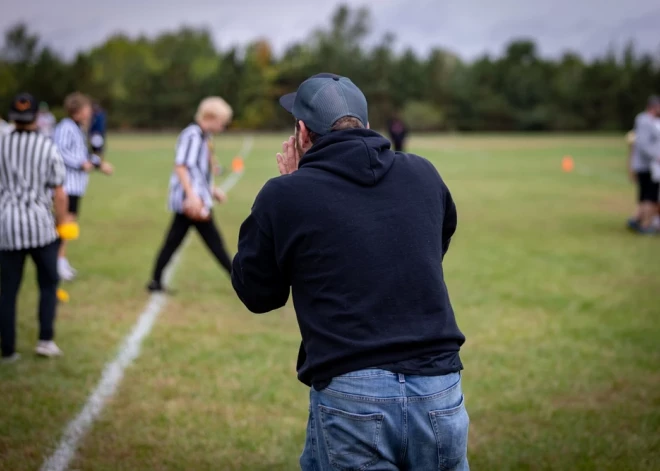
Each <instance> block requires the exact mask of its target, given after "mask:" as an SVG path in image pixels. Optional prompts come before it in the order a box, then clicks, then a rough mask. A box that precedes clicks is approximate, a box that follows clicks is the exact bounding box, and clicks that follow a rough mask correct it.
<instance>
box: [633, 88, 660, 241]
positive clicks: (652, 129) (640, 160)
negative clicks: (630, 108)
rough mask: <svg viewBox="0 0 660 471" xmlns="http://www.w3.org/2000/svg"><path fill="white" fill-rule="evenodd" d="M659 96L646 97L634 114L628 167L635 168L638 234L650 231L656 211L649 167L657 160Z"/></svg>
mask: <svg viewBox="0 0 660 471" xmlns="http://www.w3.org/2000/svg"><path fill="white" fill-rule="evenodd" d="M658 117H660V97H658V96H652V97H650V98H649V100H648V103H647V107H646V110H645V111H643V112H641V113H639V114H638V115H637V117H636V118H635V144H634V146H633V152H632V160H631V168H632V170H633V171H634V172H635V178H636V183H637V187H638V201H639V204H640V208H639V223H638V225H637V226H636V227H635V230H636V231H637V232H638V233H641V234H653V233H656V232H657V231H656V230H655V229H654V228H653V226H652V224H653V220H654V218H655V216H656V215H657V214H658V200H659V198H660V183H659V182H657V181H654V178H653V175H652V173H651V172H652V169H653V166H654V163H655V162H658V161H660V127H659V126H658V125H657V120H658Z"/></svg>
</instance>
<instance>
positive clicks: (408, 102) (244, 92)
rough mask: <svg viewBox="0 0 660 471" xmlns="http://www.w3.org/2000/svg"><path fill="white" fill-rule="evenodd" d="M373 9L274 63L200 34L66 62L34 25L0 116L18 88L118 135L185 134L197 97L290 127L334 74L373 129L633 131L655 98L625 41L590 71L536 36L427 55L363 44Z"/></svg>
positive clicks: (9, 48) (262, 124)
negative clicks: (215, 98)
mask: <svg viewBox="0 0 660 471" xmlns="http://www.w3.org/2000/svg"><path fill="white" fill-rule="evenodd" d="M370 33H371V19H370V14H369V11H368V10H367V9H365V8H358V9H352V8H350V7H347V6H342V7H339V8H338V9H337V10H336V11H335V13H334V14H333V16H332V18H331V20H330V23H329V25H328V26H327V27H325V28H321V29H319V30H316V31H314V32H313V33H312V34H311V35H310V36H309V37H307V38H305V40H304V41H302V42H299V43H297V44H292V45H291V46H289V47H288V48H287V49H286V50H285V51H284V52H283V54H281V55H280V56H276V55H275V54H274V53H273V51H272V49H271V47H270V45H269V43H268V42H267V41H265V40H255V41H253V42H251V43H250V44H247V45H246V46H244V47H240V48H239V47H232V48H228V49H224V50H221V49H219V48H217V47H216V46H215V44H214V42H213V40H212V36H211V33H210V31H208V30H205V29H194V28H187V27H184V28H181V29H179V30H178V31H174V32H166V33H163V34H161V35H159V36H157V37H154V38H147V37H135V38H132V37H129V36H126V35H122V34H119V35H114V36H112V37H110V38H109V39H108V40H107V41H106V42H105V43H103V44H101V45H99V46H97V47H94V48H92V49H90V50H88V51H82V52H79V53H78V54H77V55H76V56H75V58H73V59H72V60H69V61H67V60H64V59H63V58H62V57H61V56H60V55H59V54H58V53H57V52H56V51H54V50H53V49H52V48H50V47H49V46H48V45H45V44H43V43H42V41H41V40H40V38H39V36H38V34H36V33H34V32H32V31H30V29H29V27H28V26H27V25H25V24H17V25H15V26H13V27H11V28H10V29H9V30H7V31H6V32H5V35H4V43H3V46H2V49H1V50H0V105H1V106H2V108H0V114H4V110H5V109H6V108H7V106H8V103H9V100H10V99H11V97H12V96H13V94H15V93H16V92H18V91H30V92H32V93H33V94H35V95H36V96H37V97H39V99H41V100H43V101H46V102H48V103H49V104H50V105H51V108H52V109H53V111H54V112H55V114H56V115H57V116H58V117H61V116H62V113H63V112H62V108H61V103H62V101H63V98H64V96H66V94H68V93H69V92H72V91H75V90H79V91H82V92H84V93H87V94H89V95H90V96H92V97H93V98H94V99H96V100H98V101H99V102H100V104H101V105H102V106H103V107H104V108H105V109H106V110H107V111H108V118H109V125H110V126H111V127H113V128H123V129H170V128H177V127H181V126H182V125H185V124H186V123H187V122H189V121H190V120H191V115H192V113H193V111H194V109H195V107H196V105H197V103H198V102H199V100H200V99H201V98H203V97H205V96H208V95H220V96H222V97H223V98H225V99H226V100H227V101H228V102H229V103H230V104H231V105H232V107H233V108H234V113H235V117H234V122H233V124H232V127H233V128H236V129H264V130H269V129H282V128H284V127H289V126H290V125H291V124H292V120H291V117H290V116H289V115H287V114H286V113H285V112H283V110H281V109H280V108H279V106H278V104H277V98H278V97H279V96H280V95H282V94H284V93H288V92H290V91H293V90H295V88H296V87H297V85H298V84H299V83H300V82H301V81H302V80H304V79H305V78H306V77H308V76H310V75H313V74H315V73H318V72H334V73H337V74H341V75H346V76H348V77H350V78H351V79H352V80H353V81H354V82H355V83H356V84H357V85H358V86H359V87H360V88H361V89H362V90H363V91H364V93H365V95H366V97H367V100H368V101H369V106H370V120H371V124H372V126H373V127H382V126H384V123H385V121H386V120H387V119H388V118H389V117H391V116H392V115H393V114H399V115H400V116H401V117H403V118H404V120H406V121H407V123H408V125H409V126H410V127H411V128H412V129H414V130H452V131H453V130H458V131H585V130H589V131H598V130H605V131H607V130H624V129H629V128H630V127H631V126H632V123H633V120H634V117H635V114H636V113H638V112H639V111H640V110H641V109H642V108H643V107H644V104H645V101H646V98H647V97H648V96H649V95H650V94H652V93H660V60H659V59H660V57H658V56H655V57H654V56H652V55H650V54H640V53H638V52H636V50H635V48H634V45H633V44H632V43H630V44H629V45H628V46H627V47H626V48H625V50H624V51H623V52H622V53H618V54H617V53H615V52H614V51H611V52H609V53H607V54H605V55H604V56H602V57H599V58H595V59H593V60H590V61H587V60H585V59H583V58H582V57H581V56H580V55H578V54H576V53H572V52H566V53H564V54H563V56H561V57H559V58H557V59H548V58H543V57H541V56H540V55H539V53H538V50H537V47H536V45H535V43H534V42H533V41H531V40H527V39H523V40H514V41H512V42H511V43H509V44H508V46H507V47H506V49H505V51H504V53H503V54H502V55H501V56H498V57H491V56H489V55H483V56H482V57H479V58H477V59H476V60H473V61H464V60H461V58H460V57H458V56H457V55H456V54H453V53H452V52H451V51H448V50H446V49H443V48H440V47H437V48H434V49H432V50H431V52H430V53H429V54H427V55H426V56H424V57H422V56H420V55H419V54H417V53H415V52H414V51H413V50H412V49H410V48H409V49H405V50H403V51H402V52H396V48H395V45H396V38H395V36H394V35H393V34H391V33H386V34H384V35H383V36H382V37H381V38H380V40H379V41H378V42H377V43H376V44H375V45H372V46H367V45H366V44H367V38H368V37H369V35H370Z"/></svg>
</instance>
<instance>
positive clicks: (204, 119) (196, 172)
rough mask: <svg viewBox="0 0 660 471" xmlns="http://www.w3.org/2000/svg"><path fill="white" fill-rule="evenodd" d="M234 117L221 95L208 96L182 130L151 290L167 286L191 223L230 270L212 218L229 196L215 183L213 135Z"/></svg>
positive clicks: (212, 251)
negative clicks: (167, 270)
mask: <svg viewBox="0 0 660 471" xmlns="http://www.w3.org/2000/svg"><path fill="white" fill-rule="evenodd" d="M231 118H232V109H231V107H230V106H229V105H228V104H227V103H226V102H225V101H224V100H223V99H222V98H220V97H208V98H205V99H204V100H202V102H201V103H200V104H199V107H198V108H197V113H196V114H195V121H194V122H193V123H192V124H190V125H188V126H187V127H186V128H185V129H184V130H183V131H181V134H179V137H178V139H177V144H176V152H175V158H174V171H173V172H172V176H171V177H170V188H169V201H168V207H169V210H170V211H172V212H173V213H174V217H173V218H172V223H171V225H170V228H169V230H168V232H167V235H166V236H165V240H164V241H163V246H162V247H161V249H160V252H159V254H158V257H157V258H156V263H155V266H154V269H153V274H152V278H151V281H150V282H149V284H148V286H147V289H148V290H149V291H152V292H153V291H163V290H164V286H163V280H162V277H163V271H164V270H165V267H166V266H167V264H168V263H169V261H170V259H171V258H172V255H174V252H176V250H177V249H178V248H179V246H180V245H181V242H183V239H184V238H185V236H186V234H187V233H188V229H190V227H191V226H192V227H194V228H195V229H197V232H198V233H199V235H200V236H201V237H202V240H203V241H204V243H205V244H206V246H207V247H208V248H209V250H210V251H211V253H213V255H214V256H215V258H216V260H217V261H218V262H219V263H220V265H221V266H222V267H223V268H224V269H225V270H227V272H228V273H231V259H230V257H229V254H228V253H227V250H226V249H225V245H224V242H223V240H222V236H221V235H220V232H219V231H218V228H217V226H216V225H215V222H214V221H213V213H212V206H213V200H216V201H218V202H219V203H222V202H224V201H225V200H226V196H225V194H224V193H223V192H222V190H220V189H219V188H215V187H214V186H213V155H212V152H211V149H210V143H211V141H210V139H211V136H212V135H213V134H218V133H220V132H222V131H223V130H224V129H225V127H226V126H227V125H228V124H229V122H230V121H231Z"/></svg>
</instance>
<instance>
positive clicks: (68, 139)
mask: <svg viewBox="0 0 660 471" xmlns="http://www.w3.org/2000/svg"><path fill="white" fill-rule="evenodd" d="M53 140H54V141H55V144H56V145H57V148H58V150H59V151H60V154H61V155H62V160H63V161H64V166H65V167H66V177H65V179H64V191H65V192H66V193H67V194H68V195H74V196H83V195H84V194H85V191H86V190H87V183H89V174H88V173H87V172H85V171H84V170H83V169H82V166H83V164H84V163H85V162H86V161H88V160H89V152H88V149H87V139H86V138H85V134H84V133H83V132H82V130H81V129H80V126H78V125H77V124H76V122H75V121H74V120H72V119H71V118H65V119H63V120H62V121H60V123H59V124H58V125H57V126H56V127H55V133H54V134H53Z"/></svg>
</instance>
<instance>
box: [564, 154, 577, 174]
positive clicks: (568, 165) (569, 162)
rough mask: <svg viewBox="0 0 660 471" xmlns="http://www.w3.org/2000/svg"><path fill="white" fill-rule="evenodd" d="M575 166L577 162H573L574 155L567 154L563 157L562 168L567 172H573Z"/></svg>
mask: <svg viewBox="0 0 660 471" xmlns="http://www.w3.org/2000/svg"><path fill="white" fill-rule="evenodd" d="M573 168H575V162H573V157H571V156H570V155H565V156H564V158H563V159H561V169H562V170H563V171H564V172H566V173H569V172H572V171H573Z"/></svg>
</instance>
